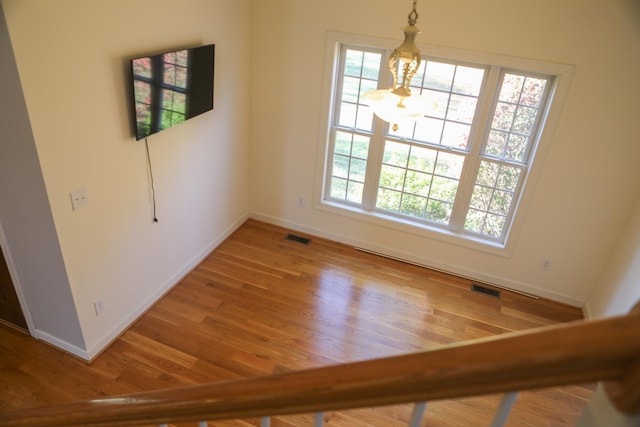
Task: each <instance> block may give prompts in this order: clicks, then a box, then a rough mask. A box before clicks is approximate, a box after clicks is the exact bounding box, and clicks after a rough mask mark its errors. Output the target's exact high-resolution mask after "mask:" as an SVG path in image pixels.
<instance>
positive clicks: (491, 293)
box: [471, 283, 500, 298]
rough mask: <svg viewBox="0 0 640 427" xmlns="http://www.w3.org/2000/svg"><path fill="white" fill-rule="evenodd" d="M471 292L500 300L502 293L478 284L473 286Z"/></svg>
mask: <svg viewBox="0 0 640 427" xmlns="http://www.w3.org/2000/svg"><path fill="white" fill-rule="evenodd" d="M471 291H473V292H477V293H479V294H485V295H489V296H490V297H494V298H500V291H499V290H497V289H491V288H487V287H485V286H482V285H478V284H477V283H472V284H471Z"/></svg>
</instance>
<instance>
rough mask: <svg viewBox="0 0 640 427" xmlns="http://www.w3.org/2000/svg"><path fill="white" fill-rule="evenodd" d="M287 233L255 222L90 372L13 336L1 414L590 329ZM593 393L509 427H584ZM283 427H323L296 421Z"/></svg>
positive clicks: (397, 418)
mask: <svg viewBox="0 0 640 427" xmlns="http://www.w3.org/2000/svg"><path fill="white" fill-rule="evenodd" d="M287 233H289V231H288V230H285V229H283V228H280V227H276V226H273V225H268V224H265V223H261V222H258V221H255V220H249V221H247V222H246V223H245V224H244V225H243V226H242V227H240V228H239V229H238V230H237V231H236V232H235V233H234V234H233V235H232V236H231V237H230V238H229V239H227V240H226V241H225V242H224V243H223V244H222V245H220V246H219V247H218V249H216V250H215V251H214V252H213V253H212V254H211V255H210V256H209V257H208V258H207V259H206V260H205V261H204V262H203V263H202V264H201V265H200V266H198V267H197V268H196V269H195V270H194V271H193V272H192V273H190V274H189V275H188V276H187V277H186V278H185V279H184V280H183V281H182V282H181V283H179V284H178V285H176V286H175V287H174V288H173V289H172V290H171V291H170V292H169V293H168V294H167V295H166V296H165V297H164V298H162V300H160V301H159V302H158V303H157V304H156V305H155V306H154V307H153V308H152V309H150V310H149V311H148V312H147V313H146V314H145V315H143V316H142V317H141V318H140V319H139V320H138V321H137V322H136V323H135V324H134V325H133V326H132V327H131V328H130V329H129V330H128V331H127V332H125V333H124V334H123V335H122V336H121V337H120V338H119V339H118V340H116V341H115V342H114V343H113V344H112V345H111V346H110V347H109V348H108V349H107V350H106V351H105V352H104V353H102V354H101V355H100V356H99V357H98V358H97V359H96V360H95V361H93V363H91V364H86V363H84V362H82V361H79V360H77V359H75V358H73V357H70V356H68V355H66V354H64V353H62V352H60V351H58V350H56V349H53V348H51V347H49V346H47V345H45V344H43V343H39V342H37V341H36V340H34V339H33V338H31V337H28V336H24V335H21V334H20V333H18V332H16V331H14V330H12V329H10V328H6V327H2V326H0V411H4V410H10V409H14V408H26V407H33V406H39V405H47V404H53V403H60V402H67V401H73V400H79V399H93V398H98V397H104V396H113V395H119V394H126V393H131V392H137V391H143V390H152V389H160V388H168V387H174V386H181V385H187V384H198V383H205V382H212V381H221V380H228V379H234V378H242V377H249V376H255V375H265V374H270V373H277V372H285V371H289V370H296V369H303V368H310V367H317V366H325V365H331V364H336V363H344V362H350V361H356V360H363V359H370V358H377V357H384V356H390V355H397V354H402V353H406V352H415V351H421V350H424V349H429V348H434V347H436V346H438V345H441V344H448V343H452V342H459V341H464V340H469V339H475V338H481V337H486V336H491V335H497V334H502V333H505V332H510V331H520V330H526V329H530V328H536V327H540V326H545V325H550V324H554V323H558V322H566V321H572V320H577V319H580V318H581V312H580V310H579V309H577V308H574V307H568V306H565V305H562V304H558V303H554V302H551V301H546V300H533V299H530V298H528V297H526V296H522V295H518V294H515V293H510V292H504V291H503V292H502V297H501V298H500V299H497V298H493V297H490V296H487V295H483V294H477V293H473V292H471V291H470V290H469V288H470V281H469V280H467V279H461V278H458V277H454V276H450V275H447V274H443V273H440V272H436V271H432V270H428V269H425V268H420V267H417V266H412V265H409V264H404V263H402V262H398V261H393V260H389V259H386V258H382V257H379V256H376V255H372V254H368V253H364V252H360V251H357V250H355V249H353V248H350V247H348V246H345V245H341V244H338V243H335V242H331V241H327V240H324V239H321V238H317V237H313V236H306V237H310V238H311V239H312V240H311V242H310V244H309V245H304V244H301V243H298V242H295V241H290V240H286V239H285V236H286V235H287ZM296 234H299V233H296ZM593 389H594V385H574V386H570V387H563V388H555V389H545V390H539V391H526V392H522V393H521V394H520V397H519V399H518V401H517V403H516V406H515V408H514V411H513V413H512V417H511V419H510V421H509V423H508V425H510V426H541V427H542V426H545V427H546V426H549V427H551V426H570V425H573V424H574V423H575V421H576V420H577V418H578V417H579V415H580V413H581V412H582V411H583V409H584V407H585V406H586V403H587V401H588V400H589V399H590V396H591V393H592V391H593ZM499 400H500V396H493V395H491V396H480V397H475V398H469V399H461V400H458V401H441V402H440V401H438V402H430V403H429V404H428V406H427V414H426V416H425V418H424V420H423V425H429V426H485V425H489V423H490V420H491V417H492V416H493V412H494V411H495V408H496V407H497V405H498V403H499ZM410 413H411V407H410V406H409V405H399V406H392V407H382V408H375V409H361V410H353V411H341V412H332V413H329V414H327V419H326V422H325V424H326V425H328V426H355V427H358V426H385V427H386V426H389V427H393V426H401V425H402V426H404V425H406V423H407V421H408V420H409V417H410ZM178 425H179V426H181V427H187V426H195V423H183V424H178ZM210 425H216V426H218V425H220V426H250V425H259V423H258V420H256V419H250V420H234V421H229V422H219V423H211V424H210ZM272 425H273V426H303V425H313V424H312V417H311V416H310V415H296V416H286V417H278V418H277V419H274V420H273V422H272Z"/></svg>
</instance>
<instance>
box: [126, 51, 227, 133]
mask: <svg viewBox="0 0 640 427" xmlns="http://www.w3.org/2000/svg"><path fill="white" fill-rule="evenodd" d="M214 61H215V45H213V44H210V45H205V46H199V47H195V48H190V49H182V50H175V51H171V52H165V53H161V54H157V55H151V56H142V57H139V58H133V59H131V82H132V89H133V103H134V122H135V134H136V140H141V139H143V138H146V137H148V136H149V135H152V134H154V133H157V132H160V131H161V130H164V129H167V128H170V127H171V126H175V125H177V124H179V123H182V122H184V121H185V120H188V119H190V118H192V117H194V116H197V115H198V114H202V113H204V112H206V111H209V110H212V109H213V70H214Z"/></svg>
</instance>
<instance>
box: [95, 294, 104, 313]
mask: <svg viewBox="0 0 640 427" xmlns="http://www.w3.org/2000/svg"><path fill="white" fill-rule="evenodd" d="M93 309H94V310H95V312H96V316H100V315H101V314H102V313H103V312H104V300H103V299H102V298H98V299H97V300H95V301H94V302H93Z"/></svg>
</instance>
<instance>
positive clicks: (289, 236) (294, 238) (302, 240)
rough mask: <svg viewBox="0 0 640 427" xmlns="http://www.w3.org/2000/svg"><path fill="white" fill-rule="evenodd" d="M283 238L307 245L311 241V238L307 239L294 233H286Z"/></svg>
mask: <svg viewBox="0 0 640 427" xmlns="http://www.w3.org/2000/svg"><path fill="white" fill-rule="evenodd" d="M285 240H291V241H292V242H297V243H302V244H303V245H308V244H309V242H311V239H307V238H306V237H302V236H297V235H295V234H291V233H289V234H287V237H285Z"/></svg>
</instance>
